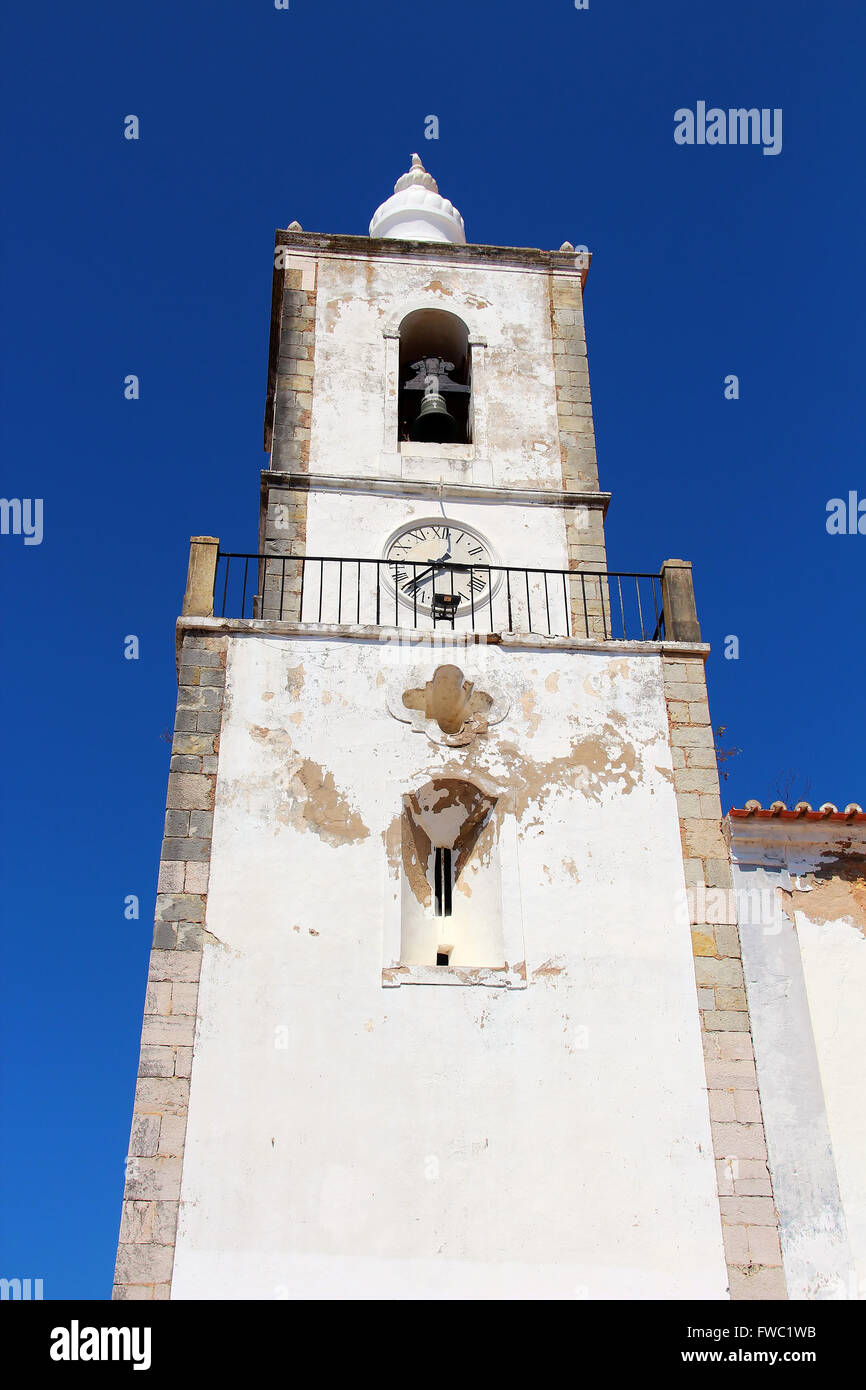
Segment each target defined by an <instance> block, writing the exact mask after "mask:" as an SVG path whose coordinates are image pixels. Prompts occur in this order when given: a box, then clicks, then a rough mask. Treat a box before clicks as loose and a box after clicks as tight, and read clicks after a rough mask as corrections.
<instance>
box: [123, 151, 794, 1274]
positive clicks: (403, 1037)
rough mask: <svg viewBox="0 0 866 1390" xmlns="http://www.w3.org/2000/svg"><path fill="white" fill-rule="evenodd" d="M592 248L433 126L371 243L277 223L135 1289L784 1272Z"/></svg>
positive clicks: (137, 1151)
mask: <svg viewBox="0 0 866 1390" xmlns="http://www.w3.org/2000/svg"><path fill="white" fill-rule="evenodd" d="M589 260H590V257H589V255H588V254H577V253H575V250H574V247H573V246H572V245H571V244H570V243H568V242H566V243H565V244H564V245H563V246H562V247H561V248H560V249H559V250H558V251H542V250H535V249H530V248H514V247H508V246H485V245H473V244H471V243H467V241H466V233H465V228H464V223H463V218H462V217H461V215H460V213H459V212H458V211H457V209H456V208H455V207H454V206H453V204H452V203H450V202H449V201H448V200H447V199H446V198H444V197H443V196H442V195H441V194H440V193H439V190H438V187H437V184H436V182H435V180H434V179H433V178H432V176H431V175H430V174H429V173H428V172H427V171H426V170H425V169H424V168H423V165H422V163H421V161H420V159H419V158H418V156H417V155H414V156H413V157H412V165H411V168H410V169H409V171H408V172H407V173H405V174H404V175H403V176H402V177H401V178H400V179H399V180H398V181H397V184H396V186H395V190H394V193H393V195H392V196H391V197H389V198H388V199H387V200H386V201H385V202H383V203H382V205H381V206H380V207H379V208H378V209H377V210H376V212H375V214H374V216H373V219H372V221H371V223H370V231H369V236H367V237H359V236H348V235H340V234H320V233H310V232H305V231H303V230H302V229H301V228H300V226H299V225H298V224H297V223H293V224H292V225H291V226H290V227H289V228H288V229H287V230H285V231H279V232H278V233H277V238H276V248H275V258H274V288H273V300H272V311H271V335H270V353H269V364H268V390H267V402H266V411H265V449H266V451H267V452H268V454H269V466H268V467H267V468H266V469H265V470H263V472H262V475H261V505H260V519H259V539H258V548H257V550H256V552H255V553H250V554H243V553H238V552H236V551H234V550H230V549H229V550H227V549H224V548H223V547H222V545H221V544H220V542H219V541H217V540H216V539H214V538H212V537H196V538H194V539H193V541H192V543H191V553H190V567H189V575H188V581H187V589H186V594H185V598H184V605H183V613H182V616H181V618H180V620H179V623H178V663H179V664H178V672H179V697H178V713H177V723H176V731H175V741H174V746H173V750H172V761H171V770H170V775H169V791H168V801H167V812H166V825H165V841H164V846H163V854H162V863H161V867H160V879H159V892H158V898H157V909H156V927H155V935H154V946H153V951H152V955H151V966H150V977H149V984H148V992H147V1003H146V1013H145V1022H144V1029H143V1034H142V1051H141V1064H140V1072H139V1080H138V1086H137V1091H136V1104H135V1116H134V1120H133V1131H132V1140H131V1145H130V1158H129V1162H128V1177H127V1191H126V1200H125V1202H124V1216H123V1225H122V1229H121V1244H120V1250H119V1255H118V1266H117V1276H116V1279H117V1284H116V1296H118V1297H123V1298H130V1297H132V1298H165V1297H171V1298H310V1297H323V1298H344V1297H346V1298H362V1297H363V1298H368V1297H373V1298H383V1299H397V1298H407V1297H408V1298H527V1297H529V1298H535V1297H540V1298H548V1297H552V1298H575V1297H577V1298H581V1297H587V1298H615V1299H623V1298H693V1297H699V1298H710V1299H712V1298H723V1297H726V1296H727V1293H728V1290H729V1289H730V1291H731V1293H732V1294H733V1295H734V1296H751V1295H749V1293H748V1292H744V1290H745V1284H744V1280H745V1278H746V1272H745V1271H746V1263H747V1264H748V1267H749V1271H750V1272H749V1277H750V1278H752V1279H753V1280H754V1278H755V1277H756V1276H755V1270H756V1269H757V1268H758V1264H759V1261H757V1260H756V1261H752V1260H751V1259H749V1260H748V1261H747V1262H745V1263H744V1262H743V1261H741V1262H740V1264H738V1263H737V1257H736V1251H735V1248H734V1245H733V1243H732V1238H731V1237H730V1235H729V1234H726V1231H727V1230H728V1228H729V1227H730V1226H731V1225H732V1223H734V1217H733V1215H732V1212H730V1211H729V1212H728V1213H727V1214H726V1212H725V1209H724V1206H723V1199H722V1206H720V1196H719V1191H720V1188H719V1181H720V1179H719V1174H718V1171H717V1168H718V1165H719V1164H721V1163H722V1162H727V1161H728V1160H729V1159H730V1157H731V1154H732V1153H733V1155H734V1158H735V1159H736V1157H737V1152H738V1151H737V1150H736V1145H737V1144H742V1145H745V1146H746V1148H748V1153H745V1152H744V1153H743V1154H742V1158H743V1160H744V1161H745V1159H746V1158H749V1159H750V1160H753V1159H755V1158H757V1160H760V1144H761V1143H762V1137H761V1135H759V1134H758V1131H760V1130H761V1124H760V1113H759V1112H758V1113H757V1114H755V1113H753V1114H751V1116H750V1118H749V1120H748V1122H746V1121H745V1120H744V1121H743V1124H742V1125H739V1126H734V1125H731V1126H728V1127H727V1128H728V1130H733V1129H735V1128H739V1129H742V1130H744V1131H745V1130H748V1136H747V1140H746V1139H743V1138H742V1136H739V1137H738V1136H737V1135H734V1134H731V1133H725V1134H722V1133H720V1130H724V1128H725V1127H724V1126H717V1125H711V1119H712V1118H713V1117H712V1116H711V1110H710V1100H709V1098H708V1090H709V1091H710V1093H711V1092H712V1087H713V1085H714V1084H717V1081H716V1082H714V1080H713V1077H711V1075H710V1073H709V1070H708V1068H709V1066H710V1062H709V1061H707V1062H706V1063H705V1055H706V1057H708V1058H711V1059H712V1060H713V1061H714V1062H715V1063H718V1064H719V1065H720V1066H722V1067H724V1065H728V1066H730V1065H731V1062H732V1061H733V1060H734V1059H737V1060H740V1059H743V1058H745V1057H747V1056H748V1055H749V1054H748V1051H747V1048H748V1046H749V1032H748V1014H743V1015H739V1014H737V1015H736V1017H734V1011H733V1007H732V1009H731V1010H728V1011H726V1010H725V1009H724V1007H723V1003H724V1001H723V999H722V998H721V995H720V996H719V998H718V999H716V998H714V997H713V987H712V985H710V986H707V985H706V984H704V986H703V987H702V989H701V990H700V992H699V991H698V990H697V987H696V976H695V963H694V956H693V952H694V951H696V950H697V951H700V950H703V949H704V948H703V947H702V946H700V944H698V945H696V944H695V941H696V939H699V941H706V940H707V936H706V933H707V931H710V932H712V931H713V930H714V929H713V928H710V927H707V925H706V923H705V921H704V918H703V917H702V916H701V915H700V913H701V912H704V906H703V905H704V902H705V898H706V895H705V894H704V896H703V897H701V899H700V902H701V906H700V908H696V907H695V902H696V897H695V892H694V890H695V886H696V885H697V884H701V885H704V886H706V885H707V884H709V885H711V886H713V887H716V886H717V887H718V888H719V889H720V891H721V892H722V893H723V894H724V893H725V892H726V891H727V890H728V889H729V887H730V881H729V870H728V867H727V863H728V861H727V850H726V846H725V844H724V840H723V839H722V835H721V828H720V817H721V807H720V804H719V791H718V778H717V773H716V770H715V757H714V752H713V738H712V730H711V726H710V722H709V713H708V709H707V703H706V688H705V683H704V671H703V663H704V660H705V657H706V654H707V650H708V648H707V647H706V645H705V644H703V643H702V642H701V634H700V628H699V626H698V621H697V616H696V612H695V606H694V597H693V591H692V583H691V567H690V566H689V565H688V564H687V563H685V562H683V561H679V560H672V561H667V562H666V563H665V564H664V565H662V566H660V568H659V570H658V571H657V572H656V573H654V574H636V573H621V574H617V573H611V572H609V571H608V569H607V565H606V557H605V539H604V522H605V513H606V510H607V505H608V502H609V500H610V494H608V493H606V492H603V491H601V490H600V488H599V480H598V469H597V463H596V451H595V438H594V431H593V420H592V407H591V402H590V390H589V375H588V368H587V355H586V339H585V333H584V320H583V292H584V288H585V285H586V279H587V273H588V269H589ZM726 875H728V877H727V878H726ZM728 896H729V897H730V894H728ZM696 913H697V914H698V915H696ZM725 924H726V925H725V930H727V931H728V932H729V933H730V934H731V935H730V936H729V937H728V938H725V940H726V941H727V945H724V944H723V938H722V937H721V936H720V937H718V939H716V938H715V937H714V938H713V941H714V950H715V944H718V949H719V951H725V950H729V951H730V969H729V970H728V971H727V974H726V975H724V978H725V979H728V977H729V976H730V977H731V978H732V977H733V976H734V975H736V972H737V970H739V962H738V954H739V953H738V947H736V925H735V918H733V919H732V918H729V917H725ZM702 932H703V933H704V934H703V936H702V935H701V933H702ZM723 974H724V972H723ZM721 987H722V986H721V985H720V988H721ZM732 1020H733V1021H732ZM744 1024H745V1026H744ZM702 1035H703V1036H702ZM702 1044H703V1045H702ZM718 1075H721V1073H720V1072H719V1073H718ZM755 1100H756V1101H757V1097H756V1096H755ZM720 1150H721V1152H720ZM758 1166H760V1162H758ZM731 1191H732V1194H733V1195H736V1191H735V1189H733V1188H732V1189H731ZM741 1224H742V1223H741ZM743 1239H744V1240H745V1239H746V1237H745V1236H744V1237H743ZM726 1254H727V1268H726ZM765 1263H771V1262H770V1261H765ZM759 1272H760V1273H761V1278H762V1279H763V1281H764V1283H763V1285H762V1287H764V1289H765V1291H766V1289H767V1288H769V1287H770V1285H771V1284H772V1280H773V1278H774V1277H775V1276H774V1271H773V1270H772V1269H763V1267H762V1269H761V1271H759ZM738 1281H739V1282H738ZM752 1287H753V1288H754V1284H753V1286H752ZM783 1294H784V1286H783V1285H782V1293H781V1295H780V1294H779V1290H778V1288H776V1292H775V1294H774V1295H773V1296H783Z"/></svg>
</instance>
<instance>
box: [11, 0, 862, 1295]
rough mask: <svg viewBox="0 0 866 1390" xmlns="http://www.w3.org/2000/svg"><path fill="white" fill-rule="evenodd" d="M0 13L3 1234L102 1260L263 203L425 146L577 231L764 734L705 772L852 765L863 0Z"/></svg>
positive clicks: (263, 335) (237, 503)
mask: <svg viewBox="0 0 866 1390" xmlns="http://www.w3.org/2000/svg"><path fill="white" fill-rule="evenodd" d="M2 25H3V35H2V38H3V51H4V52H5V54H6V55H7V56H6V63H5V68H6V71H5V74H4V75H5V82H4V89H5V90H4V94H3V97H2V101H3V106H4V108H5V110H4V112H3V115H4V121H3V129H4V132H5V141H4V155H3V170H2V173H3V187H4V191H5V192H6V194H7V198H6V200H5V201H6V209H5V213H4V239H3V297H4V304H5V307H6V323H7V327H6V331H5V333H4V335H3V340H2V354H3V378H4V381H5V392H4V399H3V407H2V411H0V427H2V445H3V476H2V487H0V491H2V494H3V496H6V497H20V498H35V497H41V498H42V499H44V538H43V541H42V544H41V545H39V546H27V547H25V546H24V545H23V541H22V538H21V537H20V536H19V537H15V536H0V571H2V575H3V583H4V592H5V595H6V597H5V602H4V622H3V634H2V638H0V641H2V654H3V658H4V663H3V669H4V673H5V679H4V680H3V683H2V692H0V699H2V702H3V730H4V749H3V773H4V776H3V785H4V792H5V795H4V797H3V802H4V806H3V822H2V846H3V855H4V859H5V861H6V862H5V864H4V868H3V877H4V884H5V887H4V892H3V907H4V911H3V919H4V920H3V928H4V943H5V950H4V957H5V960H4V965H5V969H4V971H3V974H4V994H5V1002H4V1006H3V1029H4V1031H5V1033H6V1037H5V1040H4V1046H3V1050H2V1055H3V1079H2V1088H3V1089H2V1114H3V1123H4V1129H5V1137H4V1143H3V1169H4V1175H3V1181H2V1185H3V1190H4V1192H5V1194H6V1207H7V1209H6V1213H5V1216H4V1218H3V1227H2V1236H0V1264H2V1269H0V1274H3V1275H4V1276H6V1277H14V1276H18V1277H28V1276H29V1277H34V1278H35V1277H41V1278H43V1279H44V1281H45V1294H46V1296H47V1297H50V1298H59V1297H82V1298H104V1297H107V1296H108V1294H109V1292H110V1287H111V1273H112V1267H113V1257H114V1247H115V1242H116V1238H117V1227H118V1221H119V1214H120V1201H121V1194H122V1186H123V1162H124V1157H125V1153H126V1144H127V1138H128V1132H129V1121H130V1113H131V1105H132V1092H133V1084H134V1076H135V1069H136V1059H137V1052H138V1034H139V1029H140V1023H141V1009H142V1002H143V995H144V980H145V975H146V967H147V954H148V950H149V942H150V923H151V921H152V911H153V901H154V897H155V888H156V872H157V861H158V856H159V849H160V842H161V836H162V822H163V813H164V803H165V782H166V777H167V773H168V755H169V750H168V747H167V745H166V743H165V742H164V741H163V740H162V738H161V733H162V731H163V730H164V729H166V728H170V727H171V725H172V723H173V718H174V699H175V676H174V647H173V641H174V621H175V618H176V615H177V612H178V609H179V606H180V601H181V597H182V594H183V587H184V581H185V573H186V555H187V545H188V538H189V536H190V535H191V534H211V535H216V536H219V537H220V538H221V539H222V541H223V544H224V545H225V546H226V548H229V549H233V550H248V551H252V550H254V549H255V548H256V534H257V532H256V528H257V507H258V471H259V469H260V468H261V467H262V466H263V465H264V463H265V455H264V454H263V453H262V449H261V431H262V415H263V409H264V399H265V385H266V367H267V343H268V328H269V312H270V287H271V265H272V248H273V231H274V228H275V227H277V226H286V225H287V224H288V223H289V222H290V221H291V220H292V219H293V218H297V219H298V220H299V221H300V222H301V224H302V225H303V226H304V227H305V228H306V229H308V230H313V231H324V232H331V231H334V232H352V233H365V232H366V229H367V223H368V221H369V218H370V216H371V214H372V212H373V210H374V208H375V207H376V205H377V204H378V203H379V202H380V201H381V200H382V199H383V198H385V197H386V196H387V195H388V194H389V193H390V191H391V188H392V185H393V182H394V180H395V178H396V177H397V176H398V174H400V173H401V172H402V171H403V170H404V169H405V168H406V167H407V165H408V156H409V154H410V152H411V151H413V150H418V151H419V152H420V153H421V155H422V157H423V158H424V160H425V162H426V163H427V165H428V167H429V168H430V169H431V170H432V172H433V173H434V174H435V175H436V177H437V179H438V180H439V182H440V187H441V189H442V192H443V193H444V194H445V195H446V196H447V197H449V198H451V199H452V200H453V201H454V202H455V203H456V205H457V206H458V207H459V208H460V209H461V211H462V213H463V215H464V217H465V219H466V223H467V231H468V236H469V239H470V241H475V242H489V243H495V244H500V245H503V244H504V245H525V246H541V247H558V246H559V245H560V243H561V242H562V241H563V240H564V239H566V238H568V239H570V240H571V241H573V242H575V243H585V244H586V245H588V246H589V247H590V249H591V250H592V251H593V253H594V260H593V264H592V269H591V272H590V277H589V284H588V287H587V294H586V319H587V330H588V337H589V353H590V374H591V381H592V388H593V398H594V404H595V411H596V429H597V436H598V449H599V467H600V473H601V483H602V487H604V488H606V489H609V490H610V491H612V492H613V501H612V504H611V507H610V511H609V513H608V528H607V534H608V554H609V563H610V567H611V568H612V569H619V570H647V571H649V570H658V568H659V567H660V565H661V562H662V561H663V560H664V559H665V558H667V557H668V556H682V557H684V558H687V559H691V560H692V561H693V562H694V566H695V586H696V591H697V599H698V611H699V616H700V619H701V622H702V625H703V631H704V635H705V637H706V638H707V639H708V640H709V641H710V642H711V643H712V644H713V653H712V655H711V657H710V659H709V665H708V678H709V688H710V707H711V710H712V713H713V718H714V722H715V723H716V724H723V725H725V726H726V729H727V733H726V736H725V740H724V742H725V744H726V746H738V747H739V748H741V749H742V751H741V753H739V754H738V755H737V756H736V757H735V758H732V759H731V760H730V761H729V762H728V763H726V765H725V767H726V770H727V771H728V772H729V778H728V780H727V781H726V782H725V783H724V784H723V802H724V806H725V809H727V807H728V806H730V805H731V804H737V805H742V804H743V802H744V801H745V800H746V799H747V798H748V797H750V796H756V797H758V798H759V799H760V800H762V801H763V802H764V804H768V803H769V801H770V800H772V799H773V796H774V794H775V793H776V791H777V789H778V787H779V784H780V783H779V779H780V777H784V776H785V775H786V774H789V775H790V776H791V777H792V778H793V785H792V787H791V791H792V794H793V796H794V798H796V797H797V796H799V795H802V794H803V792H804V790H805V788H806V785H807V784H808V785H809V791H808V799H809V800H811V801H813V802H814V803H815V804H816V805H817V804H820V803H821V802H823V801H825V800H831V801H834V802H836V803H838V804H839V805H844V804H845V803H846V802H848V801H851V800H859V801H861V802H864V801H866V767H864V756H863V736H862V715H863V685H864V666H866V656H864V652H866V643H864V640H863V626H864V623H863V597H862V589H863V575H864V565H866V535H863V536H860V535H845V536H831V535H828V534H827V531H826V527H825V519H826V515H827V513H826V507H827V502H828V500H829V499H830V498H833V497H847V495H848V493H849V491H851V490H855V491H857V493H858V496H859V498H861V499H864V498H866V469H864V466H863V444H862V434H863V427H862V416H863V405H862V402H863V380H862V379H863V367H864V341H863V339H864V316H863V313H862V303H863V294H864V283H863V282H864V257H863V252H862V241H863V222H864V190H863V173H862V168H863V162H862V149H861V143H862V140H861V137H862V129H863V119H862V90H863V87H862V62H863V52H864V46H866V45H864V40H866V20H864V11H863V8H862V6H859V5H857V4H856V3H854V0H846V3H839V2H838V0H837V3H832V0H831V2H830V3H823V4H815V3H812V4H806V3H803V2H802V0H786V3H782V0H763V3H762V4H761V5H760V6H756V5H755V4H754V0H729V3H727V4H725V5H722V4H714V5H710V4H707V3H700V4H696V3H695V0H669V3H667V4H651V3H647V0H590V7H589V9H588V10H586V11H577V10H575V8H574V5H573V3H572V0H540V3H536V4H533V5H525V4H518V3H515V0H501V3H496V4H493V3H490V0H473V3H470V4H466V3H458V0H438V3H437V5H436V6H435V7H434V8H433V9H432V10H431V7H430V6H421V5H415V6H412V5H408V4H406V3H405V0H400V3H378V4H376V5H361V4H350V3H348V2H347V0H291V4H290V8H289V10H288V11H277V10H276V9H275V8H274V6H273V4H272V3H271V0H243V2H242V0H233V2H232V3H217V2H216V0H211V3H205V0H181V2H180V3H178V0H172V3H168V0H151V3H149V4H147V5H145V6H142V5H126V6H125V5H120V4H117V3H111V4H108V3H105V0H91V3H90V4H88V5H87V6H83V7H75V6H69V5H66V4H60V3H58V0H47V3H43V4H40V5H39V6H24V5H17V6H15V7H7V8H6V13H5V16H4V19H3V21H2ZM699 100H704V101H706V102H707V104H708V105H709V106H719V107H722V108H728V107H730V106H757V107H761V108H763V107H766V108H781V109H782V111H783V148H782V152H781V153H780V154H779V155H778V156H775V157H772V156H769V157H768V156H764V155H763V154H762V152H761V149H760V148H757V147H745V148H744V147H708V146H704V147H698V146H693V147H685V146H678V145H676V144H675V142H674V139H673V131H674V112H675V110H676V109H677V108H680V107H691V108H692V109H694V107H695V106H696V103H697V102H698V101H699ZM130 113H134V114H136V115H138V116H139V119H140V123H141V138H140V139H139V140H138V141H137V142H130V141H126V140H124V138H123V120H124V117H125V116H126V115H128V114H130ZM429 114H435V115H437V116H438V118H439V123H440V125H439V139H438V141H425V139H424V120H425V117H426V116H427V115H429ZM127 373H135V374H137V375H138V376H139V377H140V379H141V399H140V400H138V401H136V402H128V401H125V400H124V396H123V379H124V377H125V376H126V374H127ZM730 373H735V374H736V375H737V376H738V377H739V381H740V398H739V400H736V401H727V400H725V397H724V379H725V377H726V376H727V375H728V374H730ZM130 633H134V634H136V635H137V636H138V637H139V639H140V649H141V656H140V659H139V660H138V661H126V660H124V659H123V639H124V637H125V636H126V635H127V634H130ZM729 634H734V635H736V636H737V637H738V638H739V641H740V656H739V660H737V661H728V660H725V658H724V655H723V650H724V639H725V637H726V636H727V635H729ZM131 893H135V894H137V895H139V897H140V900H141V918H140V920H139V921H126V920H125V919H124V915H123V904H124V898H125V896H126V895H127V894H131Z"/></svg>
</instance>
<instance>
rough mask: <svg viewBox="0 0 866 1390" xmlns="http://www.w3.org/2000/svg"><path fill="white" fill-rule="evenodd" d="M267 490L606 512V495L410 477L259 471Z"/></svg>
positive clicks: (602, 493)
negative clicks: (432, 481)
mask: <svg viewBox="0 0 866 1390" xmlns="http://www.w3.org/2000/svg"><path fill="white" fill-rule="evenodd" d="M270 487H281V488H287V489H289V490H290V491H292V492H362V493H363V492H366V493H378V494H379V495H380V496H385V497H428V498H429V499H430V500H431V501H433V502H435V501H438V499H439V498H440V497H450V498H453V499H455V500H461V499H462V500H463V501H467V502H470V501H474V502H499V503H501V504H502V505H504V506H519V507H591V508H595V509H597V510H601V512H602V513H603V514H606V513H607V508H608V504H609V503H610V499H611V494H610V493H609V492H594V491H593V492H565V491H563V490H561V489H558V488H549V489H538V488H528V487H526V488H524V487H484V486H482V485H479V484H475V483H424V482H420V481H418V480H416V479H409V478H357V477H346V478H342V477H339V476H334V475H333V474H326V473H279V472H275V471H274V470H272V469H269V468H263V469H262V492H263V493H264V492H265V491H266V490H267V489H268V488H270Z"/></svg>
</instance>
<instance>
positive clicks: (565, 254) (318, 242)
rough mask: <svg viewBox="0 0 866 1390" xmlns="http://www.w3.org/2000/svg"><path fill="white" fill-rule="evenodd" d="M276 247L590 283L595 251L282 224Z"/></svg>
mask: <svg viewBox="0 0 866 1390" xmlns="http://www.w3.org/2000/svg"><path fill="white" fill-rule="evenodd" d="M274 245H275V247H280V246H284V247H285V248H286V249H287V250H288V251H289V252H290V253H296V254H300V255H303V254H304V253H307V254H308V255H310V254H312V255H316V256H322V255H331V256H340V257H359V258H361V259H363V260H371V259H382V260H386V259H387V260H403V261H425V262H431V261H435V262H437V263H441V264H447V265H476V266H489V267H492V268H499V269H503V270H514V269H519V270H536V271H541V272H544V273H545V274H548V273H550V272H554V273H560V274H562V273H570V274H572V275H574V274H577V275H579V276H580V283H581V288H583V286H585V284H586V277H587V275H588V273H589V263H590V261H591V260H592V252H590V251H585V252H580V253H577V254H576V253H575V252H574V251H542V250H540V249H539V248H537V247H533V246H483V245H475V244H469V245H466V246H460V245H455V244H454V243H453V242H439V241H403V240H401V239H400V238H394V237H369V236H347V235H343V234H325V233H322V232H290V231H286V230H284V229H283V228H278V229H277V231H276V234H275V238H274Z"/></svg>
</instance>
